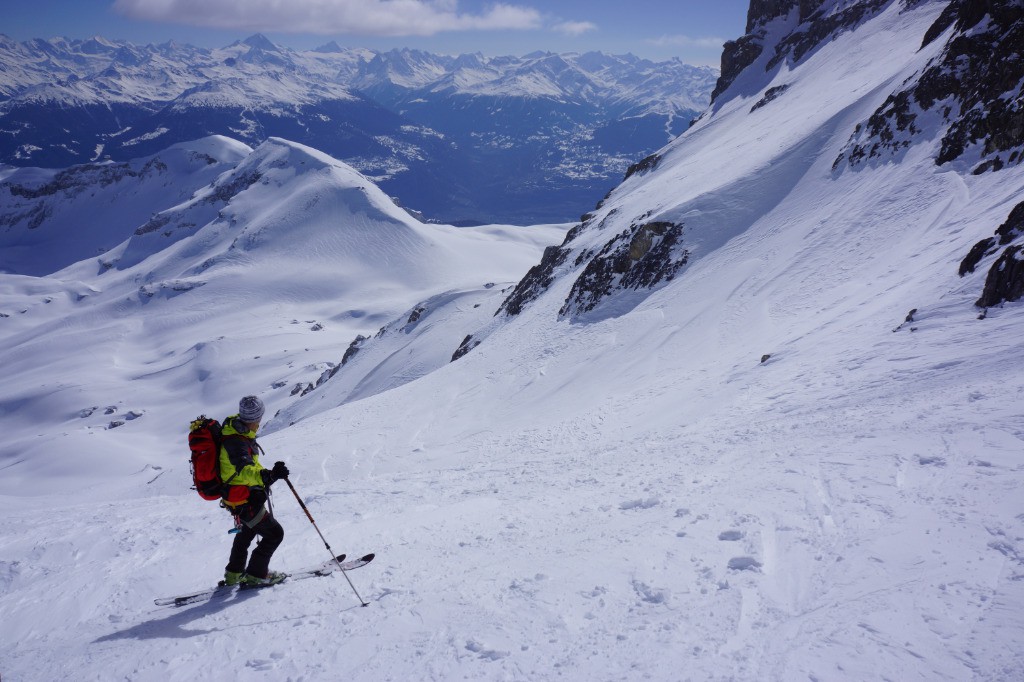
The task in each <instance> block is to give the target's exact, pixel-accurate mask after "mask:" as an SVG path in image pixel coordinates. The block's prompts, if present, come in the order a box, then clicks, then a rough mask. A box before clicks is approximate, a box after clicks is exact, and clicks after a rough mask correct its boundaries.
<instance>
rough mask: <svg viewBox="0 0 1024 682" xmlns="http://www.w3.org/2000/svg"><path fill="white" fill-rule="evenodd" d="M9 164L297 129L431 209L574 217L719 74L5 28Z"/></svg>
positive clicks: (560, 60)
mask: <svg viewBox="0 0 1024 682" xmlns="http://www.w3.org/2000/svg"><path fill="white" fill-rule="evenodd" d="M0 66H2V69H0V162H2V163H8V164H11V165H15V166H40V167H47V168H64V167H68V166H72V165H76V164H82V163H87V162H96V161H103V160H111V161H122V162H123V161H128V160H131V159H136V158H141V157H145V156H151V155H153V154H156V153H157V152H159V151H161V150H163V149H166V148H167V147H168V146H170V145H173V144H176V143H181V142H186V141H189V140H195V139H199V138H203V137H206V136H209V135H225V136H229V137H231V138H234V139H237V140H240V141H242V142H245V143H247V144H249V145H258V144H259V143H261V142H263V141H264V140H266V139H267V138H269V137H272V136H280V137H284V138H287V139H291V140H295V141H298V142H301V143H303V144H308V145H311V146H313V147H316V148H317V149H321V150H323V151H325V152H327V153H329V154H331V155H333V156H334V157H336V158H339V159H342V160H344V161H346V162H348V163H350V164H351V165H352V166H354V167H355V168H357V169H358V170H360V171H361V172H363V173H364V174H366V175H367V176H368V177H370V178H371V179H373V180H374V181H375V182H377V183H378V184H380V186H381V187H382V188H383V189H384V190H385V191H387V192H388V193H389V194H391V195H393V196H395V197H397V198H398V200H399V201H400V202H401V203H402V204H403V205H404V206H406V207H408V208H410V209H411V210H414V211H417V212H419V213H421V214H423V215H424V216H425V217H426V218H428V219H434V220H438V221H444V222H450V223H456V224H465V223H476V222H513V223H537V222H565V221H569V220H573V219H575V218H577V217H578V214H579V210H578V207H579V206H581V205H583V206H587V205H593V203H594V202H595V201H596V200H598V199H600V198H601V196H603V195H604V194H605V193H606V192H607V191H608V190H609V189H610V188H611V187H612V186H614V185H615V184H616V183H618V182H619V181H620V180H621V179H622V176H623V174H624V172H625V171H626V169H627V168H628V167H629V166H630V165H631V164H632V163H635V162H636V161H637V160H638V159H640V158H643V157H645V156H647V155H648V154H650V153H651V152H653V151H655V150H656V149H658V148H660V147H662V146H663V145H664V144H666V143H667V142H669V141H670V140H671V139H672V138H673V137H675V136H676V135H678V134H679V133H681V132H682V131H684V130H685V129H686V128H687V127H688V125H689V123H690V121H691V120H692V119H693V118H694V117H695V116H696V115H697V114H698V113H699V112H700V111H702V110H703V109H704V108H705V107H706V106H707V105H708V103H709V101H710V95H711V91H712V89H713V87H714V85H715V82H716V80H717V78H718V70H717V69H714V68H711V67H696V66H691V65H687V64H684V63H682V62H681V61H679V60H670V61H665V62H657V63H656V62H652V61H649V60H646V59H640V58H637V57H634V56H632V55H625V56H611V55H606V54H602V53H597V52H590V53H586V54H553V53H546V52H544V53H542V52H538V53H533V54H529V55H526V56H524V57H495V58H488V57H484V56H482V55H480V54H466V55H459V56H442V55H436V54H430V53H427V52H421V51H416V50H393V51H391V52H386V53H380V52H374V51H371V50H365V49H346V48H341V47H339V46H338V45H337V44H336V43H330V44H328V45H324V46H322V47H320V48H317V49H315V50H311V51H305V52H297V51H294V50H291V49H288V48H284V47H280V46H278V45H275V44H274V43H273V42H271V41H270V40H268V39H267V38H266V37H265V36H262V35H259V34H257V35H254V36H251V37H250V38H248V39H246V40H244V41H239V42H236V43H233V44H232V45H229V46H227V47H225V48H221V49H213V50H210V49H203V48H197V47H193V46H190V45H180V44H176V43H173V42H169V43H164V44H161V45H145V46H139V45H134V44H131V43H128V42H124V41H113V40H106V39H104V38H99V37H97V38H92V39H89V40H68V39H63V38H57V39H52V40H31V41H26V42H17V41H14V40H12V39H10V38H8V37H6V36H0Z"/></svg>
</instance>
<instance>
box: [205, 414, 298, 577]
mask: <svg viewBox="0 0 1024 682" xmlns="http://www.w3.org/2000/svg"><path fill="white" fill-rule="evenodd" d="M263 412H264V406H263V401H262V400H260V399H259V398H258V397H256V396H254V395H249V396H245V397H244V398H242V399H241V400H240V401H239V402H238V414H236V415H232V416H230V417H228V418H227V419H225V420H224V427H223V432H222V434H223V443H222V445H221V449H220V474H221V478H222V480H224V482H225V483H226V484H227V485H228V486H229V488H228V495H227V496H226V498H225V500H224V501H223V502H222V503H221V504H222V506H224V507H225V508H226V509H227V510H228V511H230V512H231V514H232V515H233V516H234V518H235V529H236V534H235V540H234V542H233V543H232V545H231V556H230V557H229V559H228V565H227V566H226V567H225V568H224V582H225V583H226V584H228V585H238V584H240V583H241V584H246V585H255V586H259V585H273V584H275V583H278V582H281V581H282V580H284V579H285V577H286V576H285V574H284V573H278V572H277V571H271V570H270V558H271V557H272V556H273V554H274V551H275V550H276V549H277V548H278V546H279V545H280V544H281V541H282V540H284V528H282V527H281V524H280V523H278V522H277V520H276V519H275V518H274V515H273V511H272V507H271V506H270V505H269V500H268V493H269V491H270V486H271V485H272V484H273V483H274V481H277V480H280V479H282V478H288V467H287V466H285V463H284V462H276V463H275V464H274V467H273V469H265V468H264V467H263V465H262V464H260V458H259V455H260V453H261V452H262V451H263V450H262V448H260V446H259V445H258V444H257V443H256V431H257V430H259V428H260V421H261V420H262V419H263ZM257 535H258V536H259V538H260V541H259V542H258V543H256V549H254V550H253V552H252V556H251V557H250V556H248V555H249V545H250V544H252V541H253V540H254V539H255V538H256V536H257ZM247 558H248V565H247V564H246V559H247Z"/></svg>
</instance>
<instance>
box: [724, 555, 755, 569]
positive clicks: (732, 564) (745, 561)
mask: <svg viewBox="0 0 1024 682" xmlns="http://www.w3.org/2000/svg"><path fill="white" fill-rule="evenodd" d="M729 568H730V569H731V570H733V571H755V572H760V571H761V562H760V561H758V560H757V559H755V558H754V557H749V556H738V557H733V558H732V559H729Z"/></svg>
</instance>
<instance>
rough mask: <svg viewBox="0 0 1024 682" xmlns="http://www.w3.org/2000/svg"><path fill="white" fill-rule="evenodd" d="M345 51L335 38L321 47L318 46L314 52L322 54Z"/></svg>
mask: <svg viewBox="0 0 1024 682" xmlns="http://www.w3.org/2000/svg"><path fill="white" fill-rule="evenodd" d="M344 51H345V50H343V49H342V47H341V45H339V44H338V43H337V41H334V40H332V41H331V42H329V43H325V44H323V45H321V46H320V47H317V48H314V49H313V52H320V53H322V54H332V53H337V52H344Z"/></svg>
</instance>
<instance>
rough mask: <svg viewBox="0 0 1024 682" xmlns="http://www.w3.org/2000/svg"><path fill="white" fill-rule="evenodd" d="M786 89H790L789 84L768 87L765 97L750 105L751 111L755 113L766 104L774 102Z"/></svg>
mask: <svg viewBox="0 0 1024 682" xmlns="http://www.w3.org/2000/svg"><path fill="white" fill-rule="evenodd" d="M786 90H789V85H788V84H787V85H778V86H776V87H774V88H768V89H767V90H765V92H764V97H762V98H761V99H759V100H758V101H757V102H755V103H754V106H752V107H750V113H754V112H755V111H757V110H758V109H760V108H761V107H763V106H766V105H768V104H770V103H772V102H774V101H775V100H776V99H778V98H779V95H781V94H782V93H784V92H785V91H786Z"/></svg>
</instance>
